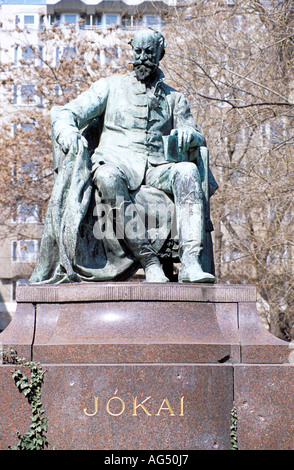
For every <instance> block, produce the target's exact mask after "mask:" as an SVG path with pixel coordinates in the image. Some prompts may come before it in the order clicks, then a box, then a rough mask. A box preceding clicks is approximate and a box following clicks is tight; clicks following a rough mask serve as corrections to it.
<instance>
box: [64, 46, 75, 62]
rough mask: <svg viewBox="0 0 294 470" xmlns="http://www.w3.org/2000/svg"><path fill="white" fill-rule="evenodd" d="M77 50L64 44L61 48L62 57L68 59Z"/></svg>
mask: <svg viewBox="0 0 294 470" xmlns="http://www.w3.org/2000/svg"><path fill="white" fill-rule="evenodd" d="M76 52H77V50H76V48H75V47H69V46H66V47H64V48H63V54H62V57H63V58H64V59H66V60H68V59H70V58H71V57H72V56H73V55H75V54H76Z"/></svg>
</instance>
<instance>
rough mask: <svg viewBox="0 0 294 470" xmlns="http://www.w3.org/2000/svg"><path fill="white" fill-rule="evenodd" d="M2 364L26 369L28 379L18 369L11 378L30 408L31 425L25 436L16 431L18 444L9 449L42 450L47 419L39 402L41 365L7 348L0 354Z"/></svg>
mask: <svg viewBox="0 0 294 470" xmlns="http://www.w3.org/2000/svg"><path fill="white" fill-rule="evenodd" d="M2 357H3V363H5V364H17V365H19V366H25V367H28V369H29V371H30V377H28V376H27V375H25V374H24V372H23V371H22V370H20V369H17V370H15V371H14V372H13V373H12V378H13V380H14V382H15V385H16V387H17V388H18V390H19V391H20V392H21V393H23V394H24V396H25V397H26V399H27V400H28V403H29V405H30V408H31V413H32V416H31V425H30V427H29V429H28V431H27V432H26V434H21V433H20V432H19V431H16V434H17V437H18V438H19V441H18V443H17V444H16V445H15V446H13V447H9V449H10V450H44V449H45V447H47V446H48V443H47V440H46V432H47V418H46V417H44V413H45V410H44V408H43V405H42V401H41V387H42V384H43V378H44V374H45V371H43V369H42V367H41V364H40V363H39V362H38V363H35V362H32V361H27V360H26V359H25V358H24V357H22V358H20V357H19V356H18V355H17V352H16V351H14V350H13V349H11V348H9V349H6V350H4V351H3V352H2Z"/></svg>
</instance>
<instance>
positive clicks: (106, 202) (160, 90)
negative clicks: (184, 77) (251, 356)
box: [30, 29, 217, 283]
mask: <svg viewBox="0 0 294 470" xmlns="http://www.w3.org/2000/svg"><path fill="white" fill-rule="evenodd" d="M130 44H131V45H132V48H133V55H134V61H133V71H132V72H131V73H128V74H124V75H119V74H117V75H114V76H112V77H110V78H102V79H100V80H98V81H96V82H95V83H94V84H93V85H92V86H91V87H90V88H89V89H88V90H87V91H85V92H84V93H82V94H81V95H79V96H78V97H77V98H76V99H74V100H73V101H71V102H70V103H68V104H67V105H65V106H63V107H62V108H54V109H53V110H52V130H53V148H54V163H55V170H56V179H55V184H54V188H53V191H52V196H51V199H50V203H49V207H48V211H47V216H46V220H45V226H44V232H43V237H42V242H41V251H40V257H39V261H38V263H37V265H36V267H35V270H34V272H33V275H32V277H31V280H30V282H31V283H60V282H81V281H85V280H87V281H110V280H112V281H116V280H126V279H128V278H130V277H131V276H132V275H133V273H134V272H136V270H137V269H138V268H139V267H143V269H144V272H145V277H146V281H147V282H167V281H169V280H170V279H171V278H169V277H168V276H167V273H166V271H165V269H164V267H163V266H164V265H165V260H166V259H167V258H168V253H169V254H170V256H172V253H173V250H172V249H171V248H170V247H171V243H172V242H173V240H172V237H171V232H172V228H173V227H176V230H175V233H176V237H174V238H176V241H177V244H178V252H177V255H178V257H179V261H180V262H181V268H180V270H179V274H178V281H179V282H214V281H215V277H214V273H213V253H212V245H211V237H210V232H211V230H212V227H211V222H210V219H209V197H210V196H211V195H212V194H213V193H214V191H215V190H216V188H217V184H216V182H215V180H214V178H213V175H212V174H211V172H210V170H209V168H208V163H206V165H207V168H204V167H205V163H203V160H202V159H201V155H200V154H201V152H199V149H202V150H203V149H204V150H207V149H206V143H205V139H204V136H203V135H202V133H201V132H200V131H199V129H198V127H197V125H196V123H195V121H194V119H193V117H192V114H191V111H190V108H189V105H188V102H187V100H186V98H185V97H184V96H183V94H181V93H179V92H177V91H176V90H174V89H173V88H171V87H170V86H168V85H166V84H165V83H164V75H163V73H162V71H161V70H160V69H159V62H160V60H161V59H162V58H163V56H164V52H165V40H164V37H163V36H162V34H161V33H159V32H156V31H153V30H151V29H148V30H143V31H139V32H137V33H136V34H135V36H134V37H133V39H132V40H131V41H130ZM204 184H206V186H207V188H206V193H205V190H204V189H203V185H204ZM157 206H158V207H159V209H158V207H157ZM138 208H139V209H138ZM148 211H149V213H151V217H150V219H152V220H153V221H155V222H154V224H153V227H151V229H150V227H148V224H146V217H145V216H146V214H147V216H148ZM134 212H135V215H134ZM139 213H140V214H139ZM138 214H139V215H138ZM142 214H143V215H142ZM144 214H145V216H144ZM149 215H150V214H149ZM144 217H145V218H144ZM163 218H165V220H164V229H163V230H162V231H161V233H160V236H159V235H158V231H157V229H158V230H159V231H160V228H161V225H162V223H163V222H162V221H163ZM138 221H141V225H140V223H139V224H138ZM138 225H140V230H138ZM111 234H114V236H111ZM207 240H208V244H209V247H207V246H206V245H207ZM168 247H169V248H168ZM205 247H206V252H205V255H204V248H205ZM203 266H208V269H207V272H205V271H204V270H203Z"/></svg>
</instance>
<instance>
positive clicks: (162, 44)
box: [129, 28, 166, 60]
mask: <svg viewBox="0 0 294 470" xmlns="http://www.w3.org/2000/svg"><path fill="white" fill-rule="evenodd" d="M144 31H146V32H149V33H152V35H153V36H154V38H155V39H156V42H157V45H158V47H159V48H160V52H161V54H160V60H161V59H162V58H163V56H164V54H165V48H166V41H165V38H164V36H163V34H161V33H160V32H159V31H156V30H155V29H152V28H148V29H146V30H144ZM140 33H142V31H138V32H137V33H135V34H134V36H133V37H132V38H131V39H130V40H129V44H130V45H131V46H132V47H134V38H135V37H136V36H137V35H139V34H140Z"/></svg>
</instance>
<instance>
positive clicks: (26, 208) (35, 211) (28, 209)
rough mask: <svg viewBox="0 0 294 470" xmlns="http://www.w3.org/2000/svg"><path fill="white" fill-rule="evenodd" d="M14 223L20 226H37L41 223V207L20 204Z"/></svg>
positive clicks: (13, 219)
mask: <svg viewBox="0 0 294 470" xmlns="http://www.w3.org/2000/svg"><path fill="white" fill-rule="evenodd" d="M12 222H14V223H19V224H36V223H38V222H39V207H38V205H37V204H23V203H22V204H18V206H17V209H16V211H15V215H14V216H13V218H12Z"/></svg>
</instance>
